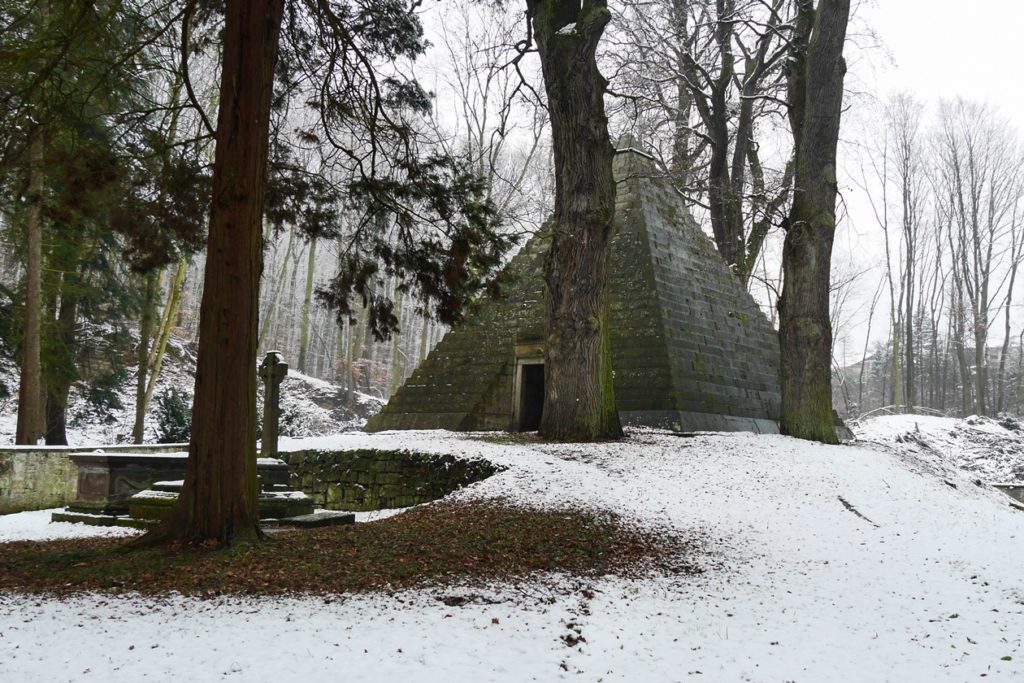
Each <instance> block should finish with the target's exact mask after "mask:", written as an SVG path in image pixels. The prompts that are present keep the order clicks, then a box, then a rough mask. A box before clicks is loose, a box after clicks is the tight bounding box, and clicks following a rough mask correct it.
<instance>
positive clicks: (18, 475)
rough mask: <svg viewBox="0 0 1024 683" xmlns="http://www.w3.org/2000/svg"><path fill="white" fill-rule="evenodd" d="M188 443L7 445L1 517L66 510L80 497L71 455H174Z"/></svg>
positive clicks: (0, 474)
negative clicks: (54, 509)
mask: <svg viewBox="0 0 1024 683" xmlns="http://www.w3.org/2000/svg"><path fill="white" fill-rule="evenodd" d="M187 448H188V445H187V444H160V445H150V446H128V445H124V446H8V447H7V448H0V514H8V513H11V512H22V511H24V510H45V509H48V508H56V507H63V506H64V505H67V504H68V503H69V502H71V501H72V500H74V499H75V497H76V496H77V494H78V469H77V468H76V467H75V465H74V464H73V463H72V462H71V459H70V455H71V454H72V453H81V452H85V451H93V450H97V449H102V450H103V451H104V452H107V453H124V452H132V453H173V452H174V451H180V450H182V449H187Z"/></svg>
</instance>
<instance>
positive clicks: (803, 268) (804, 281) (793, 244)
mask: <svg viewBox="0 0 1024 683" xmlns="http://www.w3.org/2000/svg"><path fill="white" fill-rule="evenodd" d="M799 12H800V16H799V19H798V27H797V30H798V32H800V31H802V30H803V31H808V32H807V33H804V34H803V35H806V36H808V39H806V41H802V40H800V39H799V38H798V39H797V40H796V41H794V42H795V54H794V59H793V60H792V63H791V66H790V69H791V72H790V82H789V99H790V122H791V125H792V128H793V139H794V149H795V160H796V163H795V174H794V193H793V205H792V208H791V210H790V215H789V224H788V229H787V231H786V238H785V242H784V244H783V255H782V259H783V261H782V263H783V274H784V280H783V282H784V284H783V290H782V296H781V297H780V299H779V342H780V346H781V352H782V356H781V364H780V378H779V383H780V385H781V389H782V409H781V421H780V428H781V431H782V432H783V433H784V434H789V435H791V436H796V437H799V438H803V439H811V440H814V441H821V442H824V443H836V442H838V438H837V437H836V430H835V425H834V424H833V417H832V382H831V371H830V368H831V362H832V325H831V322H830V319H829V284H830V278H831V262H832V242H833V239H834V237H835V227H836V217H835V205H836V195H837V189H838V188H837V185H836V148H837V146H838V141H839V120H840V114H841V112H842V103H843V77H844V75H845V72H846V63H845V61H844V60H843V43H844V41H845V39H846V26H847V23H848V21H849V15H850V2H849V0H820V2H819V3H818V7H817V9H816V10H815V9H813V7H812V3H811V2H810V0H800V8H799ZM811 26H813V28H811ZM804 47H805V48H806V49H805V50H804Z"/></svg>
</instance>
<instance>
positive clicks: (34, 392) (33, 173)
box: [14, 131, 44, 444]
mask: <svg viewBox="0 0 1024 683" xmlns="http://www.w3.org/2000/svg"><path fill="white" fill-rule="evenodd" d="M28 163H29V170H28V172H29V180H28V209H27V211H26V219H25V224H26V226H25V227H26V230H27V233H28V235H27V249H26V257H25V336H24V337H23V338H22V342H21V375H20V379H19V382H18V425H17V427H16V431H15V436H14V443H16V444H35V443H36V442H37V441H39V437H41V436H43V432H44V425H43V384H42V382H43V380H42V365H41V362H40V339H41V337H42V326H41V322H42V308H43V226H42V216H41V207H40V202H41V201H42V197H41V192H42V187H43V169H42V165H43V138H42V134H41V133H40V132H38V131H37V132H36V133H35V134H34V136H33V138H32V141H31V142H30V143H29V159H28Z"/></svg>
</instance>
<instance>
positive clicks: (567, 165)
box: [527, 0, 622, 441]
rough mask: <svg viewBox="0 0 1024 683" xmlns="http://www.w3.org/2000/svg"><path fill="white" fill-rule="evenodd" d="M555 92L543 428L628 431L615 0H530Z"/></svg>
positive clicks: (551, 100)
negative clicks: (618, 309)
mask: <svg viewBox="0 0 1024 683" xmlns="http://www.w3.org/2000/svg"><path fill="white" fill-rule="evenodd" d="M527 9H528V12H527V13H528V15H529V17H530V18H531V20H532V25H533V34H534V36H535V38H536V40H537V51H538V53H539V55H540V60H541V68H542V70H543V73H544V87H545V90H546V92H547V96H548V113H549V116H550V119H551V139H552V147H553V150H554V158H555V213H554V221H553V226H552V231H551V232H552V234H551V249H550V251H549V252H548V255H547V260H546V261H545V266H544V280H545V283H546V285H547V292H546V297H545V345H544V362H545V385H544V409H543V416H542V418H541V424H540V432H541V434H543V435H544V436H545V437H546V438H548V439H553V440H558V441H592V440H596V439H614V438H619V437H620V436H621V435H622V427H621V425H620V423H619V415H618V412H617V411H616V409H615V392H614V388H613V385H612V367H611V348H610V343H609V334H608V293H607V287H606V280H607V277H606V275H607V272H608V242H609V240H610V239H611V233H612V221H613V219H614V217H615V181H614V179H613V177H612V155H613V154H614V150H613V148H612V145H611V141H610V140H609V138H608V121H607V118H606V117H605V113H604V94H605V89H606V87H607V81H606V80H605V79H604V77H603V76H602V75H601V73H600V72H599V71H598V69H597V60H596V51H597V46H598V42H599V41H600V39H601V35H602V33H603V32H604V29H605V26H607V25H608V22H609V20H610V19H611V13H610V12H609V11H608V7H607V3H606V2H605V0H584V2H583V3H582V7H581V6H580V2H579V0H576V1H575V2H574V1H573V0H527Z"/></svg>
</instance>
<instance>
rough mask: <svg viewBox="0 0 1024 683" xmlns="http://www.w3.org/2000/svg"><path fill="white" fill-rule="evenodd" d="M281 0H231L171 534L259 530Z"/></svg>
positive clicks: (215, 535)
mask: <svg viewBox="0 0 1024 683" xmlns="http://www.w3.org/2000/svg"><path fill="white" fill-rule="evenodd" d="M282 11H283V0H228V2H227V4H226V12H225V24H224V57H223V67H222V69H223V70H222V74H221V86H220V111H219V113H218V118H217V135H216V155H215V159H214V168H213V201H212V205H211V210H210V229H209V236H208V238H207V252H206V254H207V255H206V273H205V279H204V287H203V299H202V305H201V309H200V316H199V351H198V359H197V367H196V384H195V400H194V403H193V406H192V441H191V444H190V445H189V457H188V462H187V465H186V471H185V481H184V486H183V487H182V491H181V495H180V498H179V501H178V505H177V507H176V509H175V514H174V516H173V518H172V519H171V520H170V523H169V526H168V528H167V531H168V532H169V535H170V537H171V539H172V540H182V541H185V542H189V543H203V542H212V543H218V544H226V543H230V542H231V541H232V540H234V539H236V538H245V537H248V538H253V537H257V536H258V535H259V527H258V521H259V513H258V509H257V486H256V344H257V331H258V330H257V325H258V309H259V306H258V304H259V281H260V275H261V273H262V269H263V239H262V234H261V226H262V215H263V201H264V195H265V180H266V165H267V146H268V136H269V122H270V97H271V92H272V88H273V72H274V62H275V60H276V58H277V46H278V40H279V37H280V30H281V18H282Z"/></svg>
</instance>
